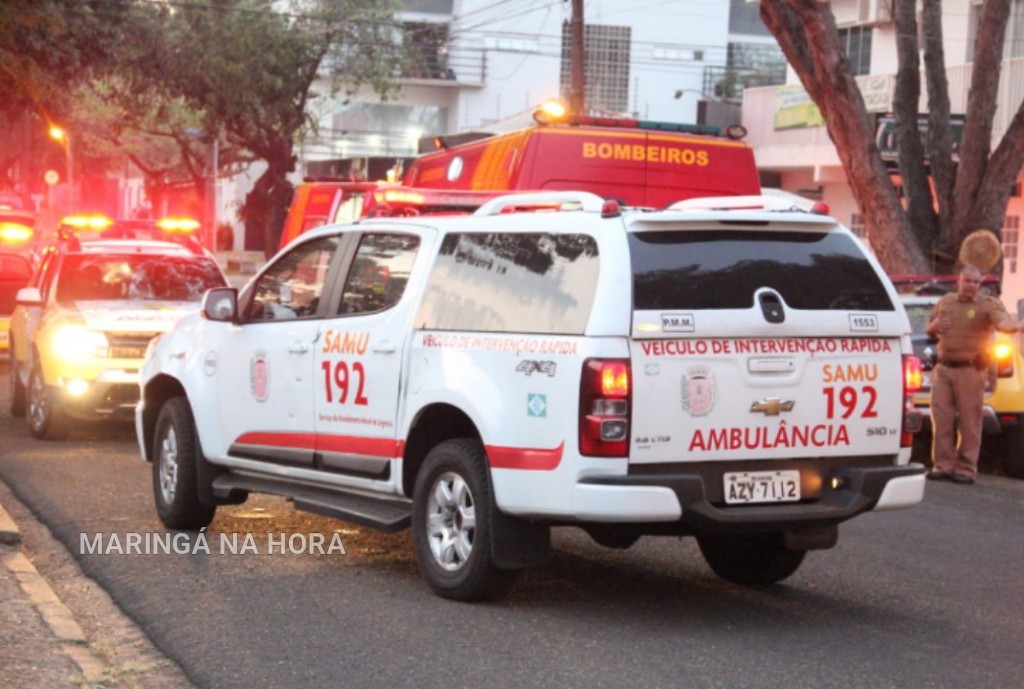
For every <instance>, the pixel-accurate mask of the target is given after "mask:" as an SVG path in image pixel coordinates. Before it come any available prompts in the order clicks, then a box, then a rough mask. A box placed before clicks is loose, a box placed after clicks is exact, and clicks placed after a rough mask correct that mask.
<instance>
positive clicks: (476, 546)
mask: <svg viewBox="0 0 1024 689" xmlns="http://www.w3.org/2000/svg"><path fill="white" fill-rule="evenodd" d="M752 205H756V206H757V207H756V208H750V206H752ZM736 206H746V207H747V209H746V210H741V209H737V208H736ZM782 207H784V208H786V209H788V208H789V205H788V204H784V205H783V206H779V205H778V203H777V202H773V201H772V200H771V199H767V198H761V197H756V198H755V199H753V200H751V199H746V198H738V199H732V200H728V199H725V200H706V199H702V200H697V201H686V202H682V203H680V204H676V205H674V206H672V207H670V208H669V209H667V210H664V211H657V212H641V211H637V210H621V209H620V208H619V207H618V205H617V204H615V203H614V202H606V201H604V200H603V199H601V198H599V197H597V196H594V195H592V194H588V193H585V192H558V193H544V194H533V195H531V194H525V195H509V196H503V197H499V198H496V199H493V200H491V201H489V202H487V203H485V204H484V205H483V206H482V207H481V208H480V209H479V210H478V211H477V212H476V213H475V214H474V215H472V216H465V217H447V218H442V217H431V218H422V217H421V218H407V219H374V220H364V221H361V222H358V223H355V224H351V225H334V226H328V227H323V228H318V229H316V230H313V231H311V232H309V233H307V234H304V235H303V236H301V237H300V238H299V239H297V240H296V241H294V242H293V243H292V244H290V245H289V246H288V247H287V248H286V249H284V250H283V251H282V252H281V253H279V254H278V255H277V256H276V257H275V258H274V259H272V260H271V261H270V262H269V263H268V264H267V265H266V266H265V267H264V268H263V269H262V271H261V272H260V273H258V274H257V275H256V276H255V277H254V279H253V280H252V281H251V282H250V283H249V284H248V285H247V286H246V287H245V288H244V289H243V290H242V291H241V292H238V291H236V290H235V289H231V288H227V289H215V290H211V291H210V292H208V293H207V295H206V297H205V299H204V303H203V309H202V312H201V313H200V314H195V315H191V316H186V317H185V318H184V319H182V320H181V321H180V322H179V323H178V324H177V326H176V327H175V328H174V329H172V330H171V331H170V332H169V333H167V334H166V335H164V336H163V337H161V338H160V339H159V340H158V341H157V342H156V344H155V345H154V346H153V347H152V348H151V350H150V352H149V354H148V356H147V359H146V362H145V363H144V365H143V368H142V371H141V373H140V381H141V386H142V394H141V399H140V402H139V405H138V407H137V409H136V432H137V436H138V440H139V444H140V450H141V452H142V455H143V457H144V458H145V459H146V460H148V461H150V462H152V466H153V479H154V480H153V485H154V498H155V503H156V510H157V513H158V515H159V518H160V519H161V520H162V522H163V523H164V524H165V525H166V526H167V527H169V528H175V529H199V528H201V527H205V526H206V525H207V524H209V523H210V521H211V520H212V518H213V516H214V511H215V509H216V507H217V506H218V505H222V504H232V503H239V502H241V501H243V500H245V499H246V497H247V496H248V495H249V494H250V493H271V494H277V495H282V496H286V497H288V498H290V499H291V500H292V501H293V503H294V505H295V507H296V508H298V509H302V510H310V511H313V512H317V513H320V514H326V515H332V516H336V517H338V518H340V519H343V520H348V521H351V522H354V523H357V524H362V525H367V526H371V527H375V528H379V529H383V530H385V531H394V530H400V529H405V528H411V529H412V536H413V543H414V545H415V551H416V556H417V559H418V562H419V565H420V569H421V571H422V572H423V574H424V576H425V578H426V579H427V580H428V582H429V583H430V585H431V587H432V588H433V589H434V590H435V591H436V592H437V593H439V594H440V595H442V596H445V597H448V598H454V599H461V600H475V599H480V598H485V597H488V596H492V595H495V594H498V593H500V592H501V591H503V590H504V589H505V587H506V586H507V585H508V584H509V582H510V581H511V580H512V578H513V576H514V574H515V572H516V570H518V569H521V568H524V567H528V566H533V565H538V564H540V563H542V562H543V561H544V559H545V557H546V556H547V554H548V552H549V547H550V546H549V542H550V528H551V527H552V526H555V525H576V526H579V527H582V528H583V529H585V530H586V531H587V532H588V533H589V534H590V535H591V536H592V537H593V539H594V540H595V541H596V542H598V543H600V544H602V545H605V546H609V547H614V548H625V547H629V546H630V545H632V544H633V543H634V542H635V541H636V540H637V539H638V538H639V537H640V536H641V535H645V534H661V535H689V536H695V537H696V538H697V541H698V543H699V545H700V548H701V551H702V553H703V554H704V556H705V559H706V560H707V562H708V563H709V565H710V566H711V568H712V569H713V570H714V571H715V572H716V573H717V574H719V575H720V576H722V577H724V578H726V579H728V580H731V581H734V582H738V583H743V584H763V583H771V582H776V581H780V580H782V579H784V578H786V577H787V576H789V575H791V574H792V573H793V572H795V571H796V570H797V568H798V567H799V566H800V564H801V562H802V561H803V559H804V555H805V553H806V552H807V551H808V550H812V549H822V548H828V547H830V546H832V545H833V544H834V543H835V542H836V538H837V533H838V529H837V525H838V524H839V523H840V522H843V521H845V520H847V519H850V518H851V517H854V516H856V515H857V514H860V513H862V512H865V511H869V510H875V511H881V510H891V509H896V508H904V507H910V506H912V505H915V504H917V503H918V502H920V501H921V499H922V496H923V491H924V468H923V467H922V466H921V465H919V464H910V463H909V458H910V452H911V440H912V438H911V433H912V431H913V430H914V429H915V428H916V426H917V425H919V421H920V419H919V417H918V415H917V414H916V412H914V410H913V407H912V405H910V404H909V396H910V394H911V393H912V392H913V389H914V386H915V385H917V384H919V381H920V364H919V362H918V360H917V359H916V358H915V357H914V356H913V355H912V350H911V343H910V338H909V332H910V327H909V323H908V320H907V316H906V313H905V312H904V310H903V307H902V306H901V305H900V303H899V300H898V299H897V296H896V294H895V291H894V289H893V287H892V284H891V283H890V282H889V280H888V279H887V278H886V277H885V275H884V274H883V273H882V271H881V269H880V268H879V266H878V264H877V263H876V261H875V260H874V259H873V258H872V257H871V256H870V254H869V253H868V252H867V251H866V250H865V249H864V247H863V246H862V245H861V244H860V242H859V241H858V240H857V239H856V238H855V237H854V236H853V235H852V234H850V232H849V231H847V230H846V229H844V228H843V227H841V226H840V225H838V224H837V223H836V221H835V220H833V219H831V218H829V217H825V216H821V215H815V214H809V213H803V212H796V211H792V210H772V209H773V208H776V209H777V208H782ZM542 211H547V212H542Z"/></svg>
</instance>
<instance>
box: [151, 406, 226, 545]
mask: <svg viewBox="0 0 1024 689" xmlns="http://www.w3.org/2000/svg"><path fill="white" fill-rule="evenodd" d="M198 461H199V442H198V440H197V439H196V427H195V420H194V419H193V418H192V410H191V409H190V408H189V406H188V401H187V400H185V398H183V397H175V398H173V399H170V400H168V401H167V402H166V403H165V404H164V406H163V407H161V408H160V415H159V416H158V417H157V420H156V432H155V433H154V434H153V497H154V501H155V503H156V513H157V516H159V517H160V521H161V522H163V525H164V526H166V527H167V528H169V529H184V530H190V531H194V530H196V529H201V528H202V527H204V526H207V525H209V523H210V522H211V521H213V515H214V512H215V511H216V509H217V508H216V507H215V506H213V505H206V504H203V503H202V502H200V501H199V483H198V480H197V476H198V470H197V463H198Z"/></svg>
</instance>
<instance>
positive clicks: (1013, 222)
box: [1003, 215, 1020, 274]
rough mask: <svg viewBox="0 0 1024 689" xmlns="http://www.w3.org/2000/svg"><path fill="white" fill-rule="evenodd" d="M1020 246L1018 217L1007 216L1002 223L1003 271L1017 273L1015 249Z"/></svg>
mask: <svg viewBox="0 0 1024 689" xmlns="http://www.w3.org/2000/svg"><path fill="white" fill-rule="evenodd" d="M1018 246H1020V216H1019V215H1008V216H1006V218H1005V219H1004V221H1003V269H1004V270H1005V271H1006V272H1007V273H1011V274H1016V273H1017V247H1018Z"/></svg>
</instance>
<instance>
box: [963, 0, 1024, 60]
mask: <svg viewBox="0 0 1024 689" xmlns="http://www.w3.org/2000/svg"><path fill="white" fill-rule="evenodd" d="M981 5H982V3H981V2H972V3H971V5H970V8H969V9H968V13H967V55H966V56H965V57H966V60H967V62H968V63H971V62H974V49H975V47H976V46H977V43H978V24H980V23H981ZM1014 57H1024V0H1011V4H1010V17H1009V19H1008V20H1007V22H1006V42H1005V43H1004V44H1003V59H1004V60H1008V59H1010V58H1014Z"/></svg>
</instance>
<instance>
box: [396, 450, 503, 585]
mask: <svg viewBox="0 0 1024 689" xmlns="http://www.w3.org/2000/svg"><path fill="white" fill-rule="evenodd" d="M412 504H413V512H412V540H413V546H414V547H415V550H416V560H417V562H418V563H419V567H420V571H421V572H422V573H423V576H424V578H426V580H427V582H428V583H429V584H430V587H431V588H432V589H433V590H434V592H435V593H436V594H438V595H439V596H441V597H442V598H449V599H451V600H459V601H478V600H485V599H490V598H494V597H497V596H500V595H502V594H504V593H505V592H507V590H508V588H509V587H510V586H511V584H512V583H513V581H514V579H515V575H516V572H515V570H502V569H498V568H497V567H495V566H494V563H493V560H492V558H491V536H492V534H491V510H492V509H494V500H493V497H492V493H491V483H490V478H489V476H488V472H487V459H486V456H485V454H484V449H483V446H482V445H481V444H480V442H478V441H476V440H468V439H457V440H448V441H445V442H443V443H441V444H440V445H438V446H437V447H435V448H434V449H432V450H431V451H430V452H429V453H428V454H427V457H426V459H425V460H424V462H423V466H422V468H421V469H420V471H419V473H418V474H417V476H416V486H415V488H414V493H413V503H412Z"/></svg>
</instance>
